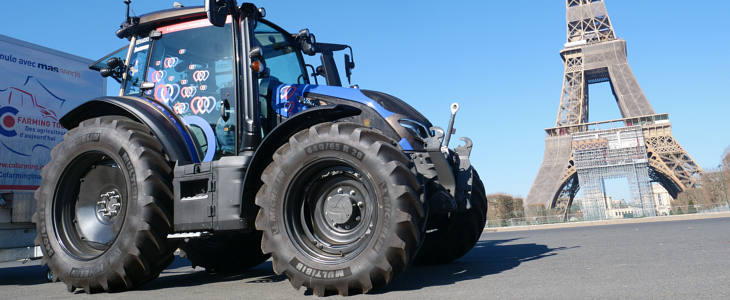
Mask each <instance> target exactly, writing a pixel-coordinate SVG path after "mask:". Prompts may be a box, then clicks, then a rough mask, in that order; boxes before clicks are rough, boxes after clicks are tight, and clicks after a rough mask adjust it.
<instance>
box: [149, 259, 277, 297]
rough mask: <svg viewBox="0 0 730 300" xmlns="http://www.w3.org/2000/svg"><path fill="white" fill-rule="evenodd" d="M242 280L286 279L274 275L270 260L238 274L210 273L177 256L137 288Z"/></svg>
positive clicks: (254, 281) (263, 281) (252, 281)
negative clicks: (156, 275) (152, 278)
mask: <svg viewBox="0 0 730 300" xmlns="http://www.w3.org/2000/svg"><path fill="white" fill-rule="evenodd" d="M237 280H244V281H245V282H246V283H266V282H279V281H283V280H286V276H284V275H276V274H275V273H274V271H273V269H272V267H271V261H266V262H264V263H262V264H260V265H258V266H256V267H254V268H252V269H250V270H247V271H246V272H243V273H240V274H210V273H207V272H206V271H205V269H203V268H197V269H195V270H193V271H191V270H190V262H189V261H188V260H186V259H181V258H177V259H175V261H174V262H173V263H172V265H170V266H169V267H168V268H167V269H165V270H164V271H162V274H160V277H159V278H157V279H155V280H152V281H151V282H150V283H148V284H146V285H144V286H142V287H140V288H139V290H159V289H168V288H176V287H185V286H198V285H204V284H208V283H213V282H227V281H237Z"/></svg>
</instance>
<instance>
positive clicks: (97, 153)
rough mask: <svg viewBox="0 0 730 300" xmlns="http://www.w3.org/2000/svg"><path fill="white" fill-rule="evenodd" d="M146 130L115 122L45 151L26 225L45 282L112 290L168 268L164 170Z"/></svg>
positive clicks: (93, 123) (85, 125)
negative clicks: (49, 278) (33, 230)
mask: <svg viewBox="0 0 730 300" xmlns="http://www.w3.org/2000/svg"><path fill="white" fill-rule="evenodd" d="M171 171H172V169H171V168H170V166H169V164H168V161H167V160H166V159H165V156H164V154H163V152H162V146H161V145H160V143H159V142H158V140H157V139H156V138H155V137H153V136H152V134H151V133H150V131H149V129H148V128H147V127H146V126H144V125H142V124H140V123H137V122H134V121H132V120H130V119H127V118H124V117H117V116H109V117H101V118H95V119H90V120H87V121H84V122H81V124H80V125H79V126H78V127H76V128H74V129H71V130H70V131H69V132H68V133H66V135H65V136H64V139H63V141H62V142H61V143H60V144H58V145H57V146H56V147H54V148H53V150H52V151H51V161H50V162H49V163H48V164H47V165H46V166H45V167H44V168H43V171H42V172H41V177H42V184H41V186H40V188H39V189H38V190H37V191H36V193H35V198H36V207H37V209H36V213H35V214H34V216H33V218H34V222H35V223H36V226H37V231H38V236H37V237H36V243H37V244H38V245H41V248H42V250H43V260H44V262H45V263H46V264H47V265H48V267H49V269H50V271H51V272H52V273H53V280H54V281H56V280H61V281H63V282H65V283H66V285H67V286H68V289H69V290H70V291H73V290H74V289H76V288H81V289H83V290H84V291H85V292H87V293H90V292H94V291H119V290H126V289H131V288H135V287H138V286H139V285H141V284H143V283H145V282H147V281H149V280H151V279H154V278H156V277H157V276H158V275H159V274H160V272H161V271H162V270H163V269H164V268H165V267H167V265H169V263H170V262H172V259H173V256H172V253H173V251H174V250H175V248H176V247H175V246H174V245H173V244H171V243H168V241H167V234H168V233H169V231H170V229H171V227H172V223H171V211H172V191H171V184H170V178H171V173H172V172H171Z"/></svg>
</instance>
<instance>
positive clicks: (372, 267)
mask: <svg viewBox="0 0 730 300" xmlns="http://www.w3.org/2000/svg"><path fill="white" fill-rule="evenodd" d="M396 145H397V144H396V143H394V142H393V141H392V140H390V139H388V138H387V137H385V136H383V135H382V134H380V133H378V132H376V131H374V130H372V129H368V128H364V127H362V126H361V125H357V124H351V123H323V124H319V125H315V126H313V127H311V128H309V129H308V130H303V131H300V132H299V133H297V134H295V135H294V136H293V137H291V138H290V139H289V142H288V143H286V144H284V145H283V146H281V147H280V148H279V149H278V150H277V151H276V153H274V155H273V162H271V164H270V165H269V166H268V167H267V168H266V170H265V171H264V172H263V175H262V176H261V179H262V181H263V182H264V185H263V186H262V187H261V189H260V190H259V192H258V194H257V195H256V204H257V205H258V206H260V207H261V209H260V210H259V213H258V216H257V218H256V228H257V229H259V230H262V231H263V233H264V234H263V240H262V249H263V251H264V252H265V253H271V254H272V257H273V266H274V271H275V272H276V273H277V274H281V273H284V274H286V276H287V277H288V278H289V280H290V282H291V284H292V286H293V287H294V288H297V289H298V288H300V287H301V286H302V285H304V286H306V287H307V288H310V289H312V291H313V292H314V294H316V295H319V296H323V295H325V294H326V293H327V292H337V293H339V294H340V295H348V294H349V293H350V292H351V291H353V292H362V293H366V292H368V291H370V290H371V289H373V288H375V287H379V286H384V285H385V284H387V283H388V282H390V281H391V279H392V278H393V276H395V275H396V274H398V273H400V272H402V271H403V270H404V269H405V268H406V266H408V265H409V263H410V262H411V260H412V258H413V256H414V255H415V253H416V252H417V250H418V247H419V246H420V244H421V241H422V235H423V226H424V220H425V214H424V207H423V203H422V202H421V201H419V199H420V197H419V195H420V190H421V187H420V184H419V182H418V181H417V179H416V177H415V176H414V174H413V173H412V172H411V171H410V168H409V164H410V161H409V160H408V159H407V158H406V156H405V155H404V154H403V152H402V151H400V150H398V148H396V147H397V146H396Z"/></svg>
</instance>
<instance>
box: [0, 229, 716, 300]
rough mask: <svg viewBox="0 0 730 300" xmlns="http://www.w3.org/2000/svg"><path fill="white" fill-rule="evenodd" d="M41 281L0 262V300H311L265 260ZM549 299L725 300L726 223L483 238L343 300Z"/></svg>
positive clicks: (26, 269)
mask: <svg viewBox="0 0 730 300" xmlns="http://www.w3.org/2000/svg"><path fill="white" fill-rule="evenodd" d="M43 275H44V273H43V269H42V267H41V266H40V265H38V264H37V262H31V263H28V264H25V265H22V264H20V263H4V264H0V299H39V298H50V299H56V298H61V299H88V298H94V299H102V298H103V299H153V298H154V299H201V298H205V299H297V298H300V299H316V297H315V296H312V295H311V293H310V292H307V291H305V290H304V289H300V290H298V291H297V290H294V289H292V288H291V285H290V284H289V282H288V281H287V280H286V278H285V277H284V276H277V275H275V274H274V273H273V272H272V270H271V263H270V262H266V263H264V264H262V265H260V266H258V267H256V268H254V269H252V270H250V271H249V272H247V273H245V274H243V275H239V276H233V277H221V276H212V275H209V274H207V273H205V272H204V271H201V270H200V269H197V270H194V269H192V268H190V266H189V264H188V263H187V261H186V260H184V259H178V260H176V261H175V263H173V265H172V266H171V267H170V268H168V269H167V270H165V271H164V272H163V273H162V274H161V275H160V278H158V279H156V280H154V281H153V282H151V283H150V284H148V285H145V286H144V287H142V288H141V289H140V290H135V291H128V292H123V293H115V294H95V295H86V294H83V293H80V292H76V293H75V294H72V293H69V292H67V291H66V287H65V285H64V284H63V283H47V282H45V281H44V277H43ZM327 298H329V299H338V298H340V297H339V296H336V295H335V296H330V297H327ZM555 298H561V299H594V298H600V299H616V298H632V299H634V298H639V299H646V298H660V299H665V298H671V299H698V298H700V299H702V298H712V299H728V298H730V218H718V219H705V220H689V221H671V222H657V223H638V224H619V225H605V226H595V227H580V228H559V229H547V230H535V231H516V232H497V233H485V234H484V235H482V239H481V241H480V242H479V244H478V245H477V246H476V247H475V248H474V250H472V251H471V252H469V253H468V254H467V255H466V256H465V257H463V258H462V259H460V260H457V261H456V262H454V263H452V264H448V265H442V266H427V267H419V266H416V267H411V268H410V269H409V270H408V271H407V272H406V273H404V274H402V275H401V276H399V277H397V278H396V279H395V280H394V281H393V282H391V284H390V285H389V286H387V287H386V288H385V289H381V290H376V291H374V292H372V293H371V294H367V295H356V296H351V297H349V298H348V299H419V300H424V299H555Z"/></svg>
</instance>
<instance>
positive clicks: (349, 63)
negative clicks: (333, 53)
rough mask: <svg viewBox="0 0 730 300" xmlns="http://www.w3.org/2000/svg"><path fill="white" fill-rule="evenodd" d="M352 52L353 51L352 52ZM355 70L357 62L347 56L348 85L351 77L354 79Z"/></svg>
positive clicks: (346, 72) (346, 73)
mask: <svg viewBox="0 0 730 300" xmlns="http://www.w3.org/2000/svg"><path fill="white" fill-rule="evenodd" d="M350 51H352V50H350ZM354 68H355V61H354V60H353V59H352V58H351V57H350V55H348V54H345V75H346V76H347V83H351V82H350V77H352V69H354Z"/></svg>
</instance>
